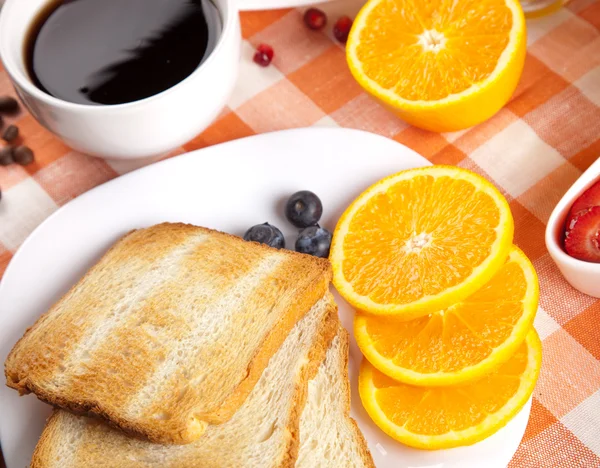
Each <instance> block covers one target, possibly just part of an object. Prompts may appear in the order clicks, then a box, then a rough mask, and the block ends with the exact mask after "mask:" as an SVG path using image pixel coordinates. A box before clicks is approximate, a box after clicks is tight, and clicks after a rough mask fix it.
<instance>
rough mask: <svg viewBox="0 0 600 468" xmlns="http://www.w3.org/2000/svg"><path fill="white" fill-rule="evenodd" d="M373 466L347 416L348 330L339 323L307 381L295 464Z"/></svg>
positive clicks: (301, 467) (312, 467)
mask: <svg viewBox="0 0 600 468" xmlns="http://www.w3.org/2000/svg"><path fill="white" fill-rule="evenodd" d="M315 467H319V468H341V467H348V468H350V467H352V468H362V467H368V468H375V464H374V463H373V458H372V457H371V452H369V448H368V447H367V443H366V441H365V438H364V436H363V434H362V432H360V429H359V428H358V426H357V425H356V422H355V421H354V419H352V418H351V417H350V381H349V380H348V332H347V331H346V330H345V329H344V328H343V327H342V326H341V325H340V326H339V329H338V332H337V335H336V336H335V338H334V339H333V341H332V342H331V345H330V346H329V349H328V350H327V354H326V356H325V360H324V361H323V363H322V364H321V366H320V367H319V370H318V371H317V375H316V376H315V377H314V378H313V379H312V380H311V381H310V382H309V383H308V398H307V399H306V404H305V406H304V410H303V411H302V416H301V418H300V450H299V453H298V459H297V461H296V468H315Z"/></svg>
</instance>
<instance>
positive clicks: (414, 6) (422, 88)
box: [346, 0, 526, 132]
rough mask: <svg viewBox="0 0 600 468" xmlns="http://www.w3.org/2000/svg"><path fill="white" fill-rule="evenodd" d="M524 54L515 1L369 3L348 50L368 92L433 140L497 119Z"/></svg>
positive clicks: (520, 16) (381, 0)
mask: <svg viewBox="0 0 600 468" xmlns="http://www.w3.org/2000/svg"><path fill="white" fill-rule="evenodd" d="M525 52H526V29H525V18H524V16H523V11H522V9H521V6H520V4H519V1H518V0H452V1H449V0H428V1H421V0H369V1H368V2H367V3H366V4H365V5H364V7H363V8H362V10H361V11H360V12H359V14H358V15H357V17H356V19H355V21H354V25H353V27H352V30H351V31H350V35H349V37H348V43H347V46H346V54H347V60H348V64H349V66H350V70H351V72H352V74H353V76H354V77H355V79H356V80H357V81H358V82H359V84H360V85H361V86H362V87H363V88H365V90H366V91H367V92H369V93H370V94H372V95H373V96H374V97H375V98H377V99H379V100H380V101H382V102H383V103H384V104H385V105H387V106H388V107H390V108H391V109H392V110H393V111H395V112H396V113H397V114H398V115H399V116H400V117H401V118H403V119H404V120H406V121H407V122H409V123H411V124H413V125H416V126H418V127H421V128H425V129H428V130H432V131H437V132H442V131H454V130H460V129H463V128H467V127H470V126H473V125H476V124H478V123H480V122H483V121H484V120H486V119H488V118H489V117H491V116H492V115H493V114H495V113H496V112H497V111H498V110H499V109H500V108H501V107H502V106H503V105H504V104H505V103H506V102H507V101H508V99H509V98H510V96H511V95H512V93H513V92H514V90H515V88H516V86H517V83H518V81H519V78H520V76H521V72H522V70H523V64H524V62H525Z"/></svg>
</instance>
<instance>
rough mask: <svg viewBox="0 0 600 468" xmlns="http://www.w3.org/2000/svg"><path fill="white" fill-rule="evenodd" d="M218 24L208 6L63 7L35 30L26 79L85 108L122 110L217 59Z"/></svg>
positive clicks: (94, 2)
mask: <svg viewBox="0 0 600 468" xmlns="http://www.w3.org/2000/svg"><path fill="white" fill-rule="evenodd" d="M221 27H222V22H221V17H220V15H219V12H218V10H217V8H216V7H215V6H214V5H213V4H212V3H211V2H210V1H209V0H64V1H61V2H58V3H52V4H50V5H48V7H47V8H46V9H45V10H44V11H42V12H41V13H40V15H39V17H38V18H37V19H36V21H35V22H34V23H33V25H32V27H31V30H30V32H29V35H28V39H27V41H26V45H25V47H26V48H25V58H26V64H27V67H28V70H29V74H30V76H31V79H32V80H33V81H34V83H35V84H36V85H37V86H38V87H39V88H40V89H42V90H43V91H45V92H47V93H48V94H51V95H52V96H55V97H57V98H59V99H63V100H65V101H70V102H76V103H80V104H122V103H126V102H132V101H137V100H139V99H144V98H146V97H149V96H153V95H155V94H158V93H160V92H161V91H164V90H166V89H168V88H170V87H172V86H173V85H176V84H177V83H179V82H180V81H182V80H183V79H185V78H186V77H187V76H189V75H190V74H191V73H192V72H193V71H194V70H195V69H196V68H198V66H199V65H200V64H201V63H202V61H203V60H204V59H206V57H208V55H209V54H210V53H211V52H212V50H213V49H214V48H215V45H216V43H217V39H218V37H219V35H220V33H221Z"/></svg>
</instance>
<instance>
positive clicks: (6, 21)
mask: <svg viewBox="0 0 600 468" xmlns="http://www.w3.org/2000/svg"><path fill="white" fill-rule="evenodd" d="M47 3H48V0H6V3H5V4H4V6H3V7H2V10H1V14H0V58H1V59H2V62H3V63H4V68H5V69H6V71H7V72H8V75H9V76H10V79H11V81H12V83H13V85H14V87H15V89H16V91H17V93H18V95H19V97H20V98H21V100H22V101H23V103H24V104H25V106H26V107H27V108H28V109H29V111H30V112H31V114H32V115H33V116H34V117H35V118H36V119H37V120H38V121H39V122H40V123H41V124H42V125H43V126H44V127H46V128H47V129H48V130H50V131H51V132H52V133H54V134H55V135H57V136H58V137H59V138H60V139H62V140H63V141H64V142H65V143H66V144H67V145H68V146H70V147H71V148H74V149H76V150H78V151H81V152H83V153H87V154H91V155H94V156H99V157H104V158H108V159H132V158H149V157H155V156H159V155H162V154H164V153H166V152H168V151H170V150H172V149H174V148H176V147H178V146H180V145H182V144H183V143H185V142H187V141H189V140H191V139H192V138H193V137H194V136H196V135H197V134H198V133H200V132H201V131H202V130H204V129H205V128H206V127H207V126H208V125H209V124H210V123H211V122H212V121H213V120H214V118H215V117H216V116H217V115H218V114H219V112H220V111H221V109H222V108H223V106H224V105H225V103H226V102H227V99H228V98H229V95H230V93H231V91H232V90H233V87H234V85H235V81H236V77H237V69H238V64H239V59H240V50H241V33H240V23H239V15H238V10H237V7H236V6H235V5H236V2H235V0H214V3H215V5H216V6H217V8H218V9H219V11H220V13H221V17H222V20H223V30H222V32H221V37H220V38H219V41H218V43H217V46H216V47H215V49H214V50H213V51H212V53H211V54H210V56H209V57H208V58H207V59H206V61H205V62H204V63H203V64H202V65H200V66H199V67H198V68H197V69H196V70H195V71H194V72H193V73H192V74H191V75H190V76H188V77H187V78H186V79H184V80H183V81H181V82H180V83H178V84H177V85H175V86H173V87H171V88H169V89H167V90H166V91H163V92H162V93H159V94H156V95H154V96H151V97H149V98H146V99H142V100H139V101H135V102H130V103H126V104H118V105H105V106H93V105H82V104H74V103H71V102H66V101H63V100H60V99H57V98H55V97H53V96H50V95H49V94H46V93H45V92H43V91H41V90H40V89H38V88H37V87H36V86H35V85H34V84H33V82H32V81H31V79H30V78H29V76H28V74H27V71H26V67H25V63H24V53H23V48H24V46H23V44H24V42H25V39H26V35H27V32H28V30H29V27H30V25H31V23H32V21H33V20H34V18H35V17H36V15H37V14H38V12H39V11H40V9H41V8H42V7H43V6H44V5H46V4H47ZM193 46H194V44H190V47H193Z"/></svg>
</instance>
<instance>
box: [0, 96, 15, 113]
mask: <svg viewBox="0 0 600 468" xmlns="http://www.w3.org/2000/svg"><path fill="white" fill-rule="evenodd" d="M18 110H19V101H17V100H16V99H15V98H14V97H10V96H1V97H0V112H8V113H13V112H16V111H18Z"/></svg>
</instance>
